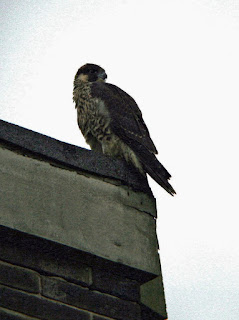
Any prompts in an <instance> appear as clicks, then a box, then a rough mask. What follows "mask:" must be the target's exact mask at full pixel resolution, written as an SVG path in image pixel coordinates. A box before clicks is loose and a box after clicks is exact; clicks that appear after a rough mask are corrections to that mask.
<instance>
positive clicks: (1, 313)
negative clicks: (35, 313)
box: [0, 308, 38, 320]
mask: <svg viewBox="0 0 239 320" xmlns="http://www.w3.org/2000/svg"><path fill="white" fill-rule="evenodd" d="M0 319H1V320H38V319H37V318H32V317H28V316H26V315H24V314H21V313H18V312H15V311H11V310H7V309H4V308H0Z"/></svg>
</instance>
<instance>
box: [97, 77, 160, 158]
mask: <svg viewBox="0 0 239 320" xmlns="http://www.w3.org/2000/svg"><path fill="white" fill-rule="evenodd" d="M91 93H92V96H93V97H97V98H101V99H102V100H103V101H104V103H105V104H106V107H107V109H108V111H109V113H110V117H111V119H112V120H113V121H112V130H113V131H114V132H115V133H116V134H117V135H118V136H119V137H120V138H122V140H124V141H125V140H126V139H127V141H129V140H132V142H133V141H137V142H139V143H140V144H142V145H143V146H145V148H147V149H148V150H149V151H150V152H153V153H155V154H157V149H156V147H155V145H154V143H153V141H152V140H151V138H150V135H149V131H148V128H147V127H146V125H145V123H144V120H143V118H142V113H141V111H140V109H139V107H138V105H137V104H136V102H135V101H134V99H133V98H132V97H131V96H130V95H128V94H127V93H126V92H125V91H123V90H121V89H120V88H118V87H116V86H115V85H113V84H109V83H105V82H94V83H93V84H92V89H91Z"/></svg>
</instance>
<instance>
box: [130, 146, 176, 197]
mask: <svg viewBox="0 0 239 320" xmlns="http://www.w3.org/2000/svg"><path fill="white" fill-rule="evenodd" d="M134 152H135V153H136V155H137V156H138V158H139V160H140V161H141V163H142V165H143V168H144V170H145V171H146V172H147V173H148V174H149V175H150V176H151V177H152V178H153V179H154V180H155V181H156V182H157V183H158V184H159V185H160V186H161V187H162V188H164V189H165V190H166V191H167V192H168V193H169V194H171V196H173V195H174V194H176V191H175V190H174V189H173V187H172V186H171V184H170V183H169V182H168V180H169V179H170V178H171V175H170V173H169V172H168V171H167V170H166V169H165V168H164V166H163V165H162V164H161V163H160V162H159V161H158V159H157V158H156V156H155V155H154V154H153V153H152V152H150V151H149V150H148V149H146V148H145V147H143V146H142V145H141V146H138V148H137V150H134Z"/></svg>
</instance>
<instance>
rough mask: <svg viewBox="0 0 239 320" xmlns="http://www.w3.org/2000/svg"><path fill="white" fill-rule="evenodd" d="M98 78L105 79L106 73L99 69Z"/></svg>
mask: <svg viewBox="0 0 239 320" xmlns="http://www.w3.org/2000/svg"><path fill="white" fill-rule="evenodd" d="M98 78H99V80H105V79H106V78H107V74H106V73H105V71H101V72H100V73H98Z"/></svg>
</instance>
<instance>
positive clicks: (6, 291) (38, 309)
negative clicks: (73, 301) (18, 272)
mask: <svg viewBox="0 0 239 320" xmlns="http://www.w3.org/2000/svg"><path fill="white" fill-rule="evenodd" d="M0 296H1V299H0V306H2V307H3V308H6V309H10V310H14V311H17V312H20V313H24V314H26V315H29V316H31V317H35V318H39V319H44V320H66V319H74V320H90V318H91V315H90V313H89V312H86V311H83V310H79V309H76V308H72V307H70V306H66V305H64V304H61V303H58V302H55V301H51V300H49V299H46V298H43V297H40V296H36V295H34V294H29V293H25V292H22V291H18V290H16V289H12V288H8V287H5V286H1V285H0Z"/></svg>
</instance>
